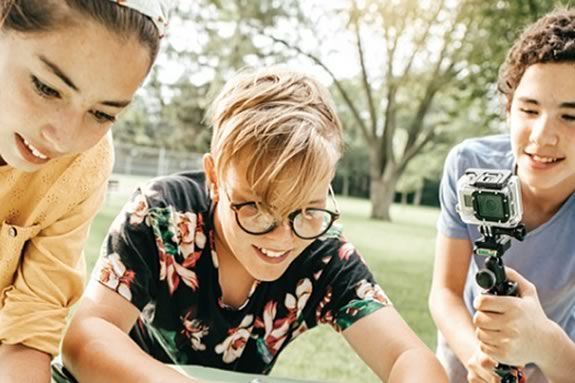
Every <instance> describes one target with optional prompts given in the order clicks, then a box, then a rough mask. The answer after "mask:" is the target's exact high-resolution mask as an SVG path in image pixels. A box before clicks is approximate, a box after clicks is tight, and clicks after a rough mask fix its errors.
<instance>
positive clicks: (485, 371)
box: [465, 350, 500, 383]
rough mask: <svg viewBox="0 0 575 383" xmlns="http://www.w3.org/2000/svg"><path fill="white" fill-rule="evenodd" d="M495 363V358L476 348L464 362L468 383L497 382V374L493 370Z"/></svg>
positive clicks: (498, 379)
mask: <svg viewBox="0 0 575 383" xmlns="http://www.w3.org/2000/svg"><path fill="white" fill-rule="evenodd" d="M496 365H497V362H496V361H495V360H493V359H492V358H490V357H489V356H488V355H487V354H485V353H483V352H482V351H480V350H477V351H476V352H475V354H473V356H472V357H471V358H470V359H469V360H468V361H467V363H466V364H465V368H466V369H467V381H468V382H469V383H499V382H500V378H499V375H497V374H496V373H495V371H494V369H495V366H496Z"/></svg>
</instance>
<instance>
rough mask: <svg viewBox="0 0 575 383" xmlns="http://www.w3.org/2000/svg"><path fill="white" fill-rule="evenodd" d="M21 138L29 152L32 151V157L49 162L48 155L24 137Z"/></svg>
mask: <svg viewBox="0 0 575 383" xmlns="http://www.w3.org/2000/svg"><path fill="white" fill-rule="evenodd" d="M20 138H22V141H23V142H24V145H26V147H27V148H28V150H29V151H30V153H32V155H33V156H34V157H36V158H39V159H41V160H47V159H48V156H47V155H45V154H44V153H42V152H41V151H40V150H39V149H38V148H36V147H35V146H34V145H32V144H31V143H30V142H29V141H28V140H27V139H25V138H24V137H22V136H20Z"/></svg>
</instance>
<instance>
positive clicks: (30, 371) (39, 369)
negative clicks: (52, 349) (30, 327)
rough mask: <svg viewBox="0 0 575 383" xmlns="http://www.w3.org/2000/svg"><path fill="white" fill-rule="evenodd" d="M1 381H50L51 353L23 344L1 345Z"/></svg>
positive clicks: (15, 382) (7, 382)
mask: <svg viewBox="0 0 575 383" xmlns="http://www.w3.org/2000/svg"><path fill="white" fill-rule="evenodd" d="M0 382H5V383H19V382H38V383H49V382H50V355H49V354H46V353H45V352H42V351H38V350H35V349H33V348H29V347H26V346H23V345H21V344H16V345H10V344H3V345H0Z"/></svg>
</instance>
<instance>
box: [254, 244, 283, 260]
mask: <svg viewBox="0 0 575 383" xmlns="http://www.w3.org/2000/svg"><path fill="white" fill-rule="evenodd" d="M255 247H256V249H258V250H259V251H260V252H261V253H262V254H263V255H265V256H266V257H268V258H281V257H283V256H284V255H286V254H287V253H289V250H287V251H274V250H269V249H266V248H263V247H258V246H255Z"/></svg>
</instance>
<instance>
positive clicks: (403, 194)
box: [401, 191, 408, 205]
mask: <svg viewBox="0 0 575 383" xmlns="http://www.w3.org/2000/svg"><path fill="white" fill-rule="evenodd" d="M407 194H408V193H407V192H406V191H403V192H401V204H402V205H407Z"/></svg>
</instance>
